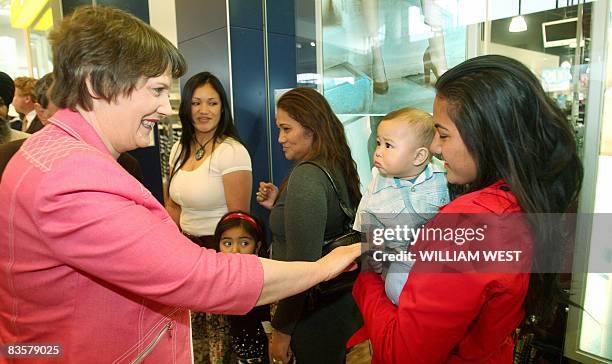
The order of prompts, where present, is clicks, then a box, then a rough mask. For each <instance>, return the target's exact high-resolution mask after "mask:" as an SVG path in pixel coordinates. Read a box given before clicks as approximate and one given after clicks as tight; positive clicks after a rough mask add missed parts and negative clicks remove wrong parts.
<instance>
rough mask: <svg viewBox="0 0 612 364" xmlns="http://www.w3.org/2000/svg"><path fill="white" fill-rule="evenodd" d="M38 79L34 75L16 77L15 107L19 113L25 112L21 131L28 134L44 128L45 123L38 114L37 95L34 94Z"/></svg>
mask: <svg viewBox="0 0 612 364" xmlns="http://www.w3.org/2000/svg"><path fill="white" fill-rule="evenodd" d="M35 86H36V79H35V78H32V77H17V78H16V79H15V97H14V98H13V107H14V108H15V111H17V112H18V113H19V114H23V117H22V118H21V123H22V124H21V131H24V132H26V133H28V134H32V133H35V132H37V131H39V130H40V129H42V127H43V125H42V123H41V122H40V120H39V119H38V117H37V116H36V106H35V105H36V101H37V100H36V96H35V95H34V87H35Z"/></svg>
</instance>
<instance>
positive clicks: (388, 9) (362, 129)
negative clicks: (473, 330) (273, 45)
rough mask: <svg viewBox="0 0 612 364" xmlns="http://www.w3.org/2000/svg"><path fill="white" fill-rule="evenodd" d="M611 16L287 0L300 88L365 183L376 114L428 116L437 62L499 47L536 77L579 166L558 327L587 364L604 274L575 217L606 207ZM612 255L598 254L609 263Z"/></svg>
mask: <svg viewBox="0 0 612 364" xmlns="http://www.w3.org/2000/svg"><path fill="white" fill-rule="evenodd" d="M611 18H612V13H611V12H610V0H598V1H584V0H581V1H577V0H522V1H519V0H514V1H494V0H421V1H419V0H295V24H296V60H297V64H296V70H297V72H296V73H297V74H296V79H297V84H298V85H300V86H310V87H315V88H317V89H318V90H319V91H320V92H322V93H323V94H324V95H325V96H326V98H327V100H328V101H329V102H330V104H331V106H332V108H333V109H334V111H335V112H336V113H337V114H338V116H339V117H340V119H341V121H342V122H343V124H344V127H345V131H346V134H347V137H348V139H349V144H350V146H351V150H352V154H353V158H354V160H355V161H356V162H357V165H358V172H359V175H360V178H361V181H362V185H363V186H367V183H368V182H369V180H370V178H371V177H370V176H371V168H372V166H373V164H372V159H371V155H372V152H373V149H374V146H375V142H374V140H373V139H374V138H373V136H374V133H375V130H376V127H377V125H378V123H379V121H380V119H381V118H382V117H383V116H384V115H385V114H387V113H388V112H390V111H392V110H395V109H398V108H403V107H416V108H420V109H423V110H426V111H428V112H431V111H432V105H433V99H434V96H435V90H434V87H433V85H434V84H435V81H436V79H437V77H438V76H439V75H440V74H442V73H443V72H444V71H445V70H446V69H448V68H451V67H453V66H454V65H456V64H458V63H460V62H462V61H464V60H465V59H468V58H472V57H475V56H478V55H484V54H501V55H505V56H508V57H511V58H514V59H517V60H519V61H521V62H523V63H524V64H525V65H527V66H528V67H529V68H530V69H531V70H532V71H533V72H534V74H535V75H536V76H537V77H538V78H539V79H540V80H541V82H542V86H543V88H544V90H545V91H546V92H547V94H548V95H549V96H550V97H551V98H552V99H554V100H555V102H556V103H557V105H558V106H559V107H560V108H561V109H562V110H563V111H564V112H565V115H566V116H567V121H568V123H570V124H571V125H572V126H573V128H574V130H575V132H576V139H577V144H578V148H579V150H580V153H581V155H582V157H583V162H584V166H585V180H584V184H583V189H582V192H581V195H580V201H579V206H578V207H577V212H579V213H580V214H578V215H579V218H578V222H577V227H576V229H577V232H576V234H577V235H576V252H575V256H574V267H573V269H572V271H573V272H574V274H573V276H572V277H571V278H569V279H568V281H570V282H571V289H572V293H573V296H572V298H573V299H574V300H575V301H576V302H577V303H578V304H579V305H580V306H582V307H583V308H584V310H581V309H574V308H572V309H571V310H570V312H569V317H568V324H567V325H568V326H567V330H563V329H560V330H559V331H560V332H558V335H559V337H560V339H561V340H563V339H565V352H564V355H565V356H566V357H570V358H572V359H574V360H578V361H580V362H593V363H612V301H611V298H610V297H612V275H611V274H610V273H602V272H598V273H591V274H589V273H588V272H589V264H590V260H589V259H590V257H589V255H588V251H589V249H588V248H589V246H590V245H589V244H590V242H591V239H592V238H593V237H592V236H591V233H592V230H593V229H592V226H591V225H590V224H589V221H584V218H581V217H580V216H588V215H589V214H593V213H595V212H597V213H603V212H606V213H609V212H610V211H609V210H610V206H612V193H611V192H610V191H609V190H608V189H607V187H608V186H609V185H610V184H612V173H610V172H609V171H612V156H611V153H612V121H610V119H611V118H612V116H611V115H612V114H611V112H610V110H609V108H610V106H608V105H612V102H610V100H608V99H609V98H610V96H609V92H608V91H609V88H610V87H611V86H612V77H608V78H606V77H605V75H606V74H607V70H608V69H612V68H608V67H607V65H608V64H609V63H607V62H608V61H607V60H609V59H610V57H609V56H608V53H607V49H608V48H609V47H608V41H609V39H608V38H609V36H608V34H609V33H610V31H611V30H612V28H610V19H611ZM271 72H274V71H273V70H271ZM606 100H608V102H606ZM606 231H607V232H608V233H609V234H610V236H612V231H608V230H606ZM610 245H612V244H610ZM585 251H586V252H587V253H585ZM609 251H610V252H609V256H607V257H604V258H603V259H608V260H610V261H612V249H610V250H609ZM591 258H592V257H591ZM600 258H601V257H600ZM568 286H569V285H568Z"/></svg>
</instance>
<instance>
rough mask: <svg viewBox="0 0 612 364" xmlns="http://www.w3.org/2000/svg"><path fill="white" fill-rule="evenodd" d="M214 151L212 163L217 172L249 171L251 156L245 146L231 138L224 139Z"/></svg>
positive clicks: (222, 173)
mask: <svg viewBox="0 0 612 364" xmlns="http://www.w3.org/2000/svg"><path fill="white" fill-rule="evenodd" d="M218 148H219V150H218V151H215V152H214V157H215V161H214V162H213V165H214V167H215V169H218V171H219V174H221V175H224V174H228V173H231V172H236V171H251V170H252V169H251V157H250V156H249V152H248V151H247V150H246V148H245V147H244V146H243V145H242V144H240V143H239V142H237V141H236V140H233V139H229V138H228V139H226V140H225V141H224V142H223V143H222V144H221V145H219V146H218Z"/></svg>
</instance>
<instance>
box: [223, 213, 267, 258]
mask: <svg viewBox="0 0 612 364" xmlns="http://www.w3.org/2000/svg"><path fill="white" fill-rule="evenodd" d="M235 213H241V214H244V215H246V216H249V217H250V218H252V219H253V220H254V221H255V223H256V224H257V226H259V230H257V229H256V228H255V227H254V226H253V225H251V224H249V223H248V222H247V221H245V220H244V219H240V218H230V219H229V220H225V218H226V217H227V216H229V215H231V214H235ZM224 220H225V221H224ZM235 227H241V228H242V229H244V230H245V231H246V232H247V233H248V234H249V235H251V236H252V237H253V239H255V243H257V242H260V243H261V245H260V246H259V250H258V251H257V252H256V254H257V255H258V256H260V257H263V258H266V257H267V256H268V254H267V251H268V242H267V239H266V233H265V227H264V225H263V224H262V222H261V220H260V219H259V218H258V217H257V216H255V215H251V214H249V213H248V212H245V211H242V210H236V211H230V212H228V213H226V214H225V215H223V216H221V219H219V223H218V224H217V227H216V228H215V234H214V237H215V242H216V243H217V244H219V243H220V242H221V235H223V233H224V232H225V231H227V230H229V229H232V228H235ZM218 248H220V246H219V247H218Z"/></svg>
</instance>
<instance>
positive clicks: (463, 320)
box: [353, 55, 583, 364]
mask: <svg viewBox="0 0 612 364" xmlns="http://www.w3.org/2000/svg"><path fill="white" fill-rule="evenodd" d="M436 89H437V96H436V99H435V101H434V114H433V116H434V120H435V122H436V129H437V134H436V139H435V140H434V142H433V144H432V149H433V152H434V153H437V154H441V155H442V157H443V158H444V160H445V161H446V168H447V170H448V175H447V177H448V181H449V183H451V184H453V185H457V186H460V187H461V188H462V191H464V193H463V194H462V195H460V196H459V197H457V198H456V199H454V200H453V201H452V202H450V203H449V204H448V205H446V206H445V207H443V208H442V209H441V210H440V213H439V214H438V215H437V216H436V217H435V218H434V219H433V220H432V221H430V222H429V223H428V225H426V226H425V228H434V227H439V226H446V227H448V226H449V221H461V219H460V218H456V220H452V218H449V216H452V215H447V214H459V213H461V214H468V215H469V216H472V218H473V219H474V221H471V223H472V224H473V225H474V226H477V223H478V221H479V220H480V219H482V218H483V217H482V216H490V217H491V216H493V217H498V216H517V215H518V216H520V217H519V218H514V219H513V220H512V223H511V224H505V225H504V224H501V225H499V224H498V225H497V226H494V227H492V226H489V229H488V230H489V231H488V232H487V234H485V235H486V239H485V241H484V242H482V244H488V245H481V246H489V247H490V246H495V247H498V248H499V247H502V248H505V250H508V247H512V248H513V249H516V250H521V251H522V253H523V255H522V257H521V259H522V260H521V261H520V263H519V264H518V265H514V266H512V267H510V266H508V265H503V266H502V265H495V264H496V263H484V265H483V264H482V261H481V262H480V263H479V264H481V265H480V266H478V268H477V269H476V270H475V271H470V270H469V269H467V270H464V269H463V268H465V265H461V264H458V265H455V266H452V263H444V264H438V265H435V264H432V263H428V262H425V261H419V260H418V259H417V261H416V263H415V265H414V267H413V269H412V272H411V274H410V277H409V278H408V281H407V283H406V285H405V286H404V289H403V291H402V294H401V296H400V300H399V304H398V306H395V305H393V304H392V303H391V302H390V301H389V300H388V299H387V297H386V295H385V288H384V281H383V280H382V279H381V278H380V276H379V275H377V274H375V273H372V272H366V273H361V274H360V277H359V278H358V280H357V282H356V284H355V287H354V289H353V294H354V296H355V299H356V302H357V304H358V306H359V308H360V310H361V312H362V314H363V318H364V322H365V330H366V331H367V334H368V336H369V337H370V338H371V341H372V346H373V362H374V363H385V364H387V363H411V364H415V363H512V355H513V348H514V341H513V338H512V334H513V333H514V331H515V329H516V328H517V327H518V326H519V324H520V323H521V321H522V320H523V318H524V317H525V313H526V314H527V315H529V317H531V315H535V316H536V317H545V315H546V312H544V311H543V309H542V306H548V307H550V306H552V304H551V303H550V302H551V301H550V300H551V299H554V298H555V297H557V295H558V292H559V290H558V289H557V285H556V284H555V283H556V278H557V277H556V275H554V274H542V273H539V272H545V271H548V272H550V271H552V270H547V269H549V268H551V267H555V264H557V263H558V261H551V260H550V258H549V256H550V252H553V251H561V250H563V249H562V244H563V239H562V237H561V231H560V230H561V229H558V228H557V229H556V230H555V229H554V228H553V226H552V225H551V224H545V223H544V221H543V219H545V218H546V216H545V214H544V213H556V212H558V213H561V212H564V211H565V210H566V209H567V207H568V205H569V204H570V203H571V202H572V201H573V200H574V199H575V198H576V195H577V193H578V190H579V189H580V184H581V181H582V172H583V171H582V165H581V163H580V160H579V158H578V156H577V153H576V145H575V141H574V133H573V131H572V130H571V128H570V125H569V124H568V122H567V121H566V118H565V116H564V114H563V113H562V112H561V110H559V108H558V107H557V106H556V105H555V104H554V103H553V101H551V100H550V99H549V98H548V97H547V96H546V95H545V93H544V91H543V89H542V87H541V85H540V83H539V81H538V79H537V78H536V77H535V76H534V75H533V74H532V73H531V71H529V69H527V67H525V66H524V65H523V64H521V63H519V62H517V61H515V60H512V59H510V58H507V57H503V56H493V55H489V56H482V57H477V58H474V59H470V60H468V61H465V62H464V63H462V64H460V65H458V66H457V67H455V68H453V69H451V70H449V71H448V72H446V73H445V74H444V75H442V76H441V77H440V79H439V80H438V82H437V84H436ZM522 213H526V214H528V215H523V214H522ZM535 213H538V214H535ZM512 214H514V215H512ZM464 222H465V221H464ZM442 243H443V242H441V241H437V242H436V241H434V242H431V243H430V244H429V245H427V244H425V245H424V246H421V247H420V249H421V250H423V249H425V250H426V249H428V248H429V247H432V246H438V247H440V246H444V245H443V244H442ZM436 244H437V245H436ZM451 246H454V247H453V248H450V250H457V247H459V246H460V245H459V244H458V243H457V242H456V241H455V244H451ZM416 247H417V245H415V246H414V247H413V249H415V248H416ZM547 252H548V256H547V255H545V253H547ZM542 257H546V258H548V259H549V260H548V261H546V262H543V261H542V260H541V259H540V258H542ZM557 258H558V257H556V258H554V259H557ZM521 264H522V265H521ZM543 264H547V265H546V267H543ZM509 267H510V268H509ZM449 270H451V272H448V271H449ZM482 270H485V271H486V272H483V271H482ZM530 272H533V273H530ZM542 302H548V304H547V305H541V304H540V303H542Z"/></svg>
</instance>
